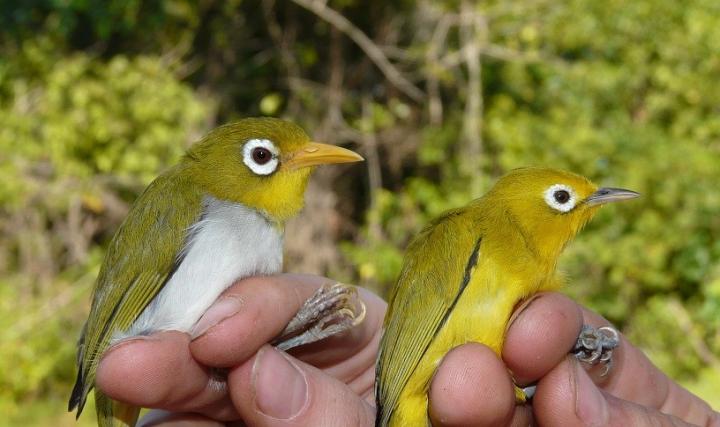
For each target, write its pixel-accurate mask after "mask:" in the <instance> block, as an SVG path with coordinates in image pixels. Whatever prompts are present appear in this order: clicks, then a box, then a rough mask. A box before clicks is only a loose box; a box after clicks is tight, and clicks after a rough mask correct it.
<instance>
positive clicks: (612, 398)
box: [429, 293, 720, 427]
mask: <svg viewBox="0 0 720 427" xmlns="http://www.w3.org/2000/svg"><path fill="white" fill-rule="evenodd" d="M583 324H589V325H591V326H593V327H596V328H597V327H600V326H608V325H609V322H608V321H607V320H605V319H603V318H602V317H600V316H599V315H597V314H595V313H593V312H591V311H589V310H587V309H585V308H583V307H581V306H579V305H577V304H576V303H575V302H573V301H572V300H570V299H569V298H567V297H565V296H563V295H561V294H558V293H546V294H540V295H538V296H537V297H535V298H534V299H532V300H530V301H529V302H528V303H526V304H524V305H523V306H521V307H520V308H518V310H516V313H515V315H514V320H512V324H511V325H510V327H509V329H508V332H507V336H506V341H505V345H504V348H503V354H502V361H501V360H500V358H498V357H497V355H496V354H495V353H494V352H492V350H490V349H489V348H488V347H485V346H484V345H481V344H466V345H463V346H460V347H457V348H455V349H454V350H452V351H451V352H450V353H448V355H446V356H445V358H444V360H443V362H442V363H441V365H440V367H439V368H438V370H437V372H436V373H435V377H434V378H433V381H432V384H431V388H430V393H429V397H430V415H431V418H432V420H433V425H434V426H460V425H463V426H464V425H473V426H485V425H487V426H527V425H545V426H582V425H587V426H598V427H601V426H634V427H643V426H687V425H700V426H708V427H711V426H712V427H720V414H719V413H718V412H715V411H713V410H712V409H711V408H710V406H709V405H708V404H707V403H705V402H704V401H702V400H701V399H700V398H698V397H697V396H694V395H692V394H691V393H690V392H688V391H687V390H685V389H684V388H682V387H680V386H679V385H678V384H676V383H675V382H673V381H672V380H670V379H669V378H668V377H667V376H666V375H665V374H663V373H662V372H661V371H660V370H658V369H657V368H656V367H655V366H654V365H653V364H652V363H651V362H650V360H648V358H647V357H646V356H645V355H644V354H643V353H642V352H641V351H640V350H639V349H637V348H636V347H634V346H633V345H632V344H630V343H629V342H628V341H627V340H625V338H624V337H621V344H620V346H619V347H618V348H616V349H615V351H614V352H613V366H612V368H611V369H610V371H609V372H608V373H607V375H605V376H602V373H603V371H604V367H603V366H602V365H597V366H594V367H589V366H588V365H586V364H583V363H580V362H578V360H577V359H576V358H575V357H574V356H572V355H569V354H568V351H569V350H570V349H571V348H572V347H573V345H574V344H575V341H576V339H577V337H578V334H579V332H580V329H581V327H582V325H583ZM508 369H509V370H510V371H511V372H513V376H514V378H515V380H516V382H517V383H518V384H520V385H523V386H524V385H528V384H534V383H536V384H537V389H536V392H535V395H534V397H533V399H532V404H531V405H516V403H515V395H514V392H513V387H512V381H511V379H510V375H509V374H508V371H507V370H508ZM450 403H454V405H450Z"/></svg>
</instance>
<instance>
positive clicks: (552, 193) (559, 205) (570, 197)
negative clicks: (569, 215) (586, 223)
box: [545, 184, 577, 212]
mask: <svg viewBox="0 0 720 427" xmlns="http://www.w3.org/2000/svg"><path fill="white" fill-rule="evenodd" d="M545 203H547V204H548V206H550V207H551V208H553V209H555V210H558V211H560V212H569V211H570V210H572V208H574V207H575V204H576V203H577V196H576V195H575V191H574V190H573V189H572V188H571V187H569V186H567V185H565V184H554V185H551V186H550V187H548V189H547V190H545Z"/></svg>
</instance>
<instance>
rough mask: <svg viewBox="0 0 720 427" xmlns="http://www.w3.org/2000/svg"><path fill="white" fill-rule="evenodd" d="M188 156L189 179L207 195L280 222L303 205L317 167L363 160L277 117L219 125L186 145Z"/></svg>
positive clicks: (292, 214)
mask: <svg viewBox="0 0 720 427" xmlns="http://www.w3.org/2000/svg"><path fill="white" fill-rule="evenodd" d="M187 159H188V163H189V164H190V165H191V170H192V172H191V173H192V176H193V179H194V180H195V181H196V182H198V183H199V184H200V185H201V186H202V188H203V189H204V190H205V191H207V192H208V194H209V195H211V196H213V197H216V198H218V199H221V200H228V201H232V202H237V203H242V204H243V205H245V206H248V207H251V208H254V209H257V210H258V211H260V212H262V213H263V214H264V215H266V216H268V217H269V218H271V219H272V220H274V221H277V222H279V223H282V222H284V221H286V220H287V219H289V218H291V217H293V216H294V215H296V214H297V213H298V212H299V211H300V209H301V208H302V206H303V195H304V193H305V187H306V186H307V182H308V178H309V177H310V174H311V173H312V171H313V169H314V168H315V166H318V165H323V164H330V163H347V162H357V161H361V160H363V158H362V157H361V156H360V155H358V154H356V153H354V152H353V151H350V150H346V149H344V148H340V147H336V146H333V145H327V144H320V143H317V142H312V141H311V140H310V138H309V137H308V136H307V134H306V133H305V132H304V131H303V130H302V129H301V128H300V127H299V126H297V125H295V124H293V123H290V122H286V121H284V120H280V119H275V118H249V119H243V120H239V121H237V122H234V123H230V124H227V125H224V126H221V127H219V128H217V129H215V130H213V131H212V132H210V133H209V134H207V135H206V136H205V137H204V138H203V139H202V140H201V141H200V142H198V143H197V144H196V145H194V146H193V147H192V148H190V150H189V151H188V153H187Z"/></svg>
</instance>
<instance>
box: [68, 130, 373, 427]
mask: <svg viewBox="0 0 720 427" xmlns="http://www.w3.org/2000/svg"><path fill="white" fill-rule="evenodd" d="M359 160H362V157H360V156H359V155H358V154H356V153H354V152H352V151H350V150H346V149H344V148H340V147H335V146H332V145H325V144H320V143H316V142H312V141H310V139H309V138H308V136H307V135H306V134H305V132H303V130H302V129H300V128H299V127H298V126H296V125H294V124H292V123H289V122H286V121H282V120H278V119H272V118H252V119H245V120H240V121H238V122H236V123H232V124H228V125H225V126H221V127H219V128H217V129H215V130H213V131H212V132H210V133H209V134H208V135H206V136H205V137H204V138H203V139H202V140H201V141H199V142H198V143H197V144H195V145H194V146H193V147H191V148H190V149H189V150H188V152H187V154H186V155H185V156H184V158H183V159H182V161H181V162H180V163H179V164H178V165H176V166H174V167H173V168H171V169H170V170H168V171H167V172H165V173H164V174H162V175H160V176H159V177H158V178H157V179H155V181H153V182H152V183H151V184H150V185H149V186H148V187H147V189H145V191H144V192H143V193H142V194H141V195H140V196H139V197H138V199H137V200H136V201H135V203H134V204H133V206H132V208H131V209H130V211H129V213H128V216H127V218H126V219H125V221H124V222H123V224H122V225H121V226H120V228H119V230H118V231H117V233H116V234H115V236H114V237H113V239H112V241H111V243H110V246H109V248H108V251H107V254H106V256H105V260H104V262H103V264H102V267H101V269H100V274H99V276H98V278H97V282H96V284H95V290H94V293H93V296H92V308H91V310H90V315H89V317H88V320H87V323H86V324H85V327H84V329H83V332H82V335H81V338H80V341H79V343H78V357H77V362H78V376H77V382H76V383H75V387H74V389H73V391H72V395H71V397H70V402H69V410H73V409H75V408H77V409H78V416H79V415H80V413H81V411H82V409H83V406H84V404H85V400H86V398H87V395H88V393H89V392H90V391H91V390H92V389H93V386H94V381H95V373H96V369H97V366H98V362H99V360H100V357H101V356H102V354H103V352H104V351H105V350H106V349H107V348H108V347H109V346H110V345H112V344H115V343H117V342H118V341H120V340H123V339H126V338H130V337H134V336H138V335H147V334H151V333H153V332H157V331H166V330H176V331H184V332H189V331H191V329H192V327H193V325H194V324H195V323H196V322H197V320H198V319H199V318H200V317H201V316H202V314H203V313H204V312H205V310H206V309H207V308H208V307H209V306H210V305H211V304H212V303H213V302H214V301H215V299H216V298H217V297H218V296H219V295H220V293H221V292H222V291H223V290H225V289H226V288H227V287H228V286H230V285H231V284H232V283H233V282H235V281H236V280H238V279H240V278H243V277H247V276H251V275H265V274H273V273H278V272H280V270H281V268H282V259H283V252H282V251H283V245H282V240H283V227H284V224H285V222H286V221H287V220H288V219H290V218H291V217H293V216H294V215H296V214H297V213H298V212H299V211H300V209H301V208H302V206H303V194H304V192H305V187H306V184H307V182H308V178H309V176H310V173H311V172H312V170H313V169H314V167H315V166H317V165H321V164H328V163H344V162H355V161H359ZM354 291H355V290H354V289H353V288H351V287H348V286H345V285H337V286H335V287H334V289H333V291H332V292H327V289H321V290H320V291H318V294H316V295H315V298H314V299H311V300H312V301H311V300H308V301H309V303H308V304H306V306H305V307H303V309H301V312H299V313H298V315H297V316H296V318H295V319H294V320H293V322H291V326H292V328H291V329H292V330H286V331H287V332H288V333H287V336H288V338H289V339H288V340H286V341H284V346H283V348H289V347H292V346H295V345H299V344H303V343H307V342H311V341H314V340H317V339H321V338H323V337H324V336H327V335H329V334H330V333H331V332H337V330H338V328H337V326H335V327H334V328H333V329H331V330H328V329H327V328H325V323H323V321H322V317H323V316H330V317H331V318H332V319H335V320H336V319H337V316H335V317H333V313H331V311H335V312H338V311H340V315H341V316H342V315H344V316H348V317H350V318H351V319H349V320H350V321H349V322H345V323H343V322H340V323H341V324H342V325H345V326H347V327H349V326H350V325H352V324H354V323H356V321H359V320H361V318H362V314H364V312H363V313H361V314H358V313H357V311H358V309H357V306H353V307H352V309H351V310H347V309H343V307H342V306H343V304H348V303H349V302H348V301H349V300H350V299H352V297H353V296H354ZM341 294H345V295H341ZM318 302H320V304H319V305H318ZM323 303H324V304H323ZM360 304H361V303H360ZM345 308H347V307H345ZM303 310H304V311H303ZM333 323H334V324H335V325H337V324H338V323H337V321H335V322H333ZM289 327H290V325H289ZM303 330H304V332H303ZM95 401H96V407H97V418H98V425H99V426H101V427H110V426H125V425H129V426H133V425H135V422H136V420H137V417H138V411H139V409H140V408H137V407H132V406H128V405H125V404H122V403H120V402H115V401H112V400H111V399H110V398H108V397H107V396H105V395H103V393H102V392H100V391H99V390H97V389H96V390H95Z"/></svg>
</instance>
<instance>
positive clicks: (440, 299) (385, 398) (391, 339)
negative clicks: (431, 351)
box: [375, 209, 480, 426]
mask: <svg viewBox="0 0 720 427" xmlns="http://www.w3.org/2000/svg"><path fill="white" fill-rule="evenodd" d="M478 236H479V231H478V230H477V229H475V224H474V222H473V221H472V220H470V219H469V217H468V216H467V215H463V210H461V209H459V210H454V211H450V212H448V213H446V214H445V215H443V216H442V217H440V218H438V219H437V220H436V221H435V222H433V223H432V224H430V225H429V226H428V227H427V228H426V229H424V230H423V231H422V232H421V233H420V234H419V235H418V236H417V237H416V238H415V240H414V241H413V242H412V243H411V244H410V246H409V247H408V250H407V252H406V255H405V262H404V265H403V268H402V271H401V273H400V277H399V279H398V283H397V284H396V286H395V288H394V290H393V292H392V294H391V296H390V300H389V308H388V313H387V316H386V317H385V332H384V334H383V338H382V342H381V347H380V354H379V356H378V364H377V371H376V385H375V387H376V389H375V396H376V400H377V420H376V425H378V426H385V425H387V423H388V421H389V420H390V417H391V415H392V412H393V411H394V410H395V408H396V405H397V402H398V399H399V397H400V393H401V392H402V390H403V389H404V388H405V386H406V384H407V382H408V380H409V378H410V375H411V374H412V372H413V371H414V370H415V368H416V366H417V365H418V363H419V362H420V359H421V358H422V356H423V354H424V353H425V351H426V350H427V348H428V347H429V346H430V343H431V342H432V341H433V338H434V337H435V335H436V334H437V332H438V331H439V330H440V328H442V326H443V324H444V322H445V320H446V319H447V316H448V315H449V314H450V312H451V310H452V308H453V306H454V305H455V303H456V302H457V300H458V298H459V297H460V295H461V294H462V291H463V289H464V287H465V286H466V285H467V283H468V281H469V278H470V273H471V270H472V268H473V267H474V266H475V264H476V262H477V257H478V253H479V248H480V238H479V237H478Z"/></svg>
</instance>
